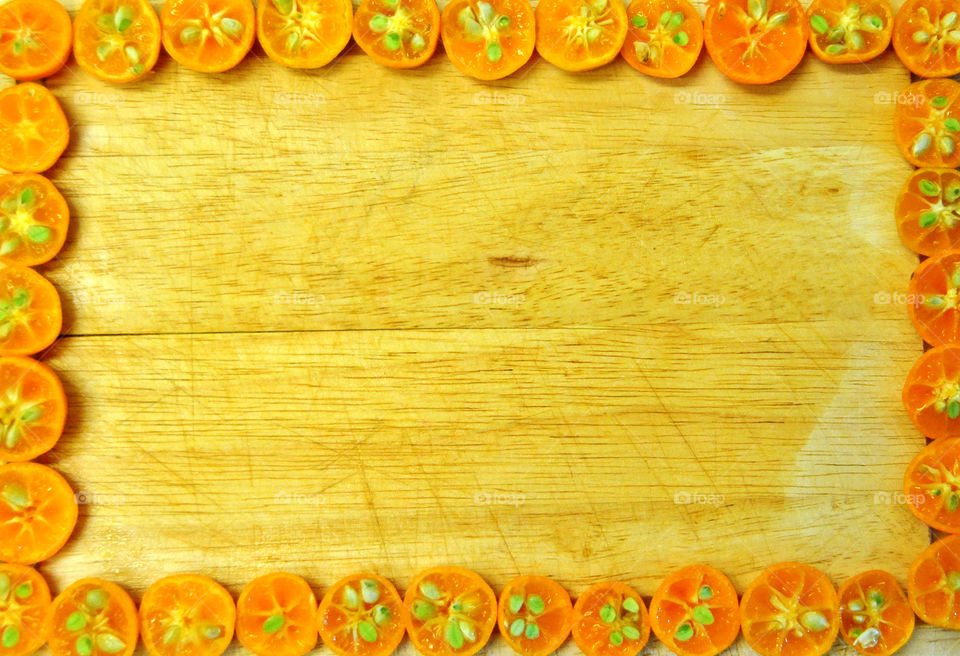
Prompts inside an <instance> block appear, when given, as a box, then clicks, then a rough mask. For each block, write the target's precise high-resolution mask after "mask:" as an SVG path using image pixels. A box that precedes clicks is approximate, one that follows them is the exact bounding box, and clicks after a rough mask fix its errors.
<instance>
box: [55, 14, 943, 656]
mask: <svg viewBox="0 0 960 656" xmlns="http://www.w3.org/2000/svg"><path fill="white" fill-rule="evenodd" d="M68 6H69V8H70V9H71V10H72V9H75V8H76V7H75V3H74V4H72V5H68ZM908 83H909V77H908V75H907V72H906V70H905V69H904V68H903V67H902V66H901V65H900V64H899V63H898V62H897V60H896V58H895V57H894V56H892V55H891V54H888V55H886V56H883V57H881V58H880V59H878V60H877V61H875V62H873V63H871V65H870V66H869V68H866V67H852V68H830V67H827V66H825V65H823V64H820V63H819V62H817V61H816V60H814V59H813V58H812V57H809V56H808V57H807V58H806V59H805V60H804V62H803V63H802V64H801V66H800V67H799V68H798V69H797V71H796V72H795V73H794V74H793V75H791V76H790V77H789V78H788V79H787V80H786V81H784V82H782V83H779V84H776V85H773V86H770V87H764V88H756V89H754V88H746V87H742V86H738V85H735V84H732V83H729V82H728V81H727V80H726V79H725V78H723V77H722V76H721V75H720V74H719V73H718V72H717V70H716V69H715V68H714V67H713V66H712V65H711V64H710V63H709V61H706V57H704V60H703V61H701V63H700V65H698V66H697V68H695V70H694V71H693V72H692V73H691V74H690V75H689V76H687V77H685V78H683V79H681V80H677V81H657V80H653V79H650V78H646V77H644V76H641V75H639V74H638V73H636V72H635V71H633V70H632V69H630V68H629V67H628V66H627V65H626V64H624V63H623V62H622V61H617V62H615V63H614V64H612V65H610V66H608V67H606V68H603V69H601V70H598V71H595V72H592V73H587V74H582V75H570V74H566V73H563V72H561V71H559V70H557V69H555V68H553V67H552V66H550V65H548V64H546V63H544V62H542V61H536V60H535V61H534V62H533V63H531V64H530V65H528V66H527V67H526V68H525V69H523V70H522V71H521V72H520V73H519V74H517V75H515V76H513V77H511V78H509V79H507V80H505V81H502V82H499V83H493V84H482V83H478V82H475V81H473V80H470V79H467V78H466V77H464V76H462V75H460V74H459V73H458V72H457V71H456V70H455V69H454V68H453V67H452V65H451V64H450V63H449V61H448V60H447V59H446V58H445V57H443V56H437V57H435V58H434V59H433V60H432V61H431V62H430V63H429V64H427V65H426V66H424V67H423V68H422V69H418V70H416V71H409V72H403V73H400V72H395V71H389V70H386V69H383V68H381V67H379V66H377V65H375V64H374V63H373V62H371V61H370V60H369V59H368V58H366V57H365V56H363V55H362V54H361V53H359V51H358V50H356V49H355V48H354V49H352V50H350V51H349V52H347V53H346V54H345V55H344V56H343V57H341V58H340V59H339V60H338V61H337V62H335V63H334V64H332V65H331V66H329V67H328V68H326V69H324V70H321V71H317V72H312V73H303V72H294V71H290V70H286V69H283V68H281V67H279V66H277V65H275V64H273V63H272V62H269V61H266V60H265V58H264V56H263V54H262V52H260V51H259V50H255V51H254V53H253V54H252V55H251V56H250V57H248V58H247V59H246V61H245V62H244V63H243V64H241V65H240V67H238V68H237V69H236V70H234V71H232V72H230V73H227V74H224V75H218V76H210V75H202V74H196V73H192V72H190V71H187V70H185V69H182V68H179V67H178V66H176V65H175V64H174V63H173V62H172V61H171V60H170V59H169V58H167V57H165V56H164V57H162V58H161V61H160V64H159V66H158V67H157V69H156V71H155V72H154V73H153V74H152V75H151V76H150V77H149V78H148V79H147V80H146V81H144V82H143V83H140V84H136V85H133V86H125V87H112V86H109V85H105V84H102V83H99V82H97V81H95V80H94V79H92V78H91V77H89V76H87V75H85V74H83V73H82V72H80V71H79V70H78V69H77V68H76V66H75V65H74V64H72V63H71V65H70V67H69V69H68V70H66V71H64V72H63V73H61V74H60V75H58V76H56V77H55V78H53V79H51V80H49V81H48V85H49V87H50V88H51V89H52V90H53V92H54V93H55V94H56V95H57V96H58V98H60V99H61V100H62V102H63V104H64V106H65V109H66V111H67V114H68V116H69V118H70V120H71V122H72V123H73V125H74V130H73V142H72V145H71V147H70V148H69V150H68V151H67V154H66V155H65V157H64V158H63V160H62V161H61V162H60V163H59V164H58V165H57V167H56V168H55V169H53V171H52V172H51V177H52V178H53V179H54V180H55V182H56V184H57V185H58V186H59V187H60V188H61V190H62V191H63V192H64V194H65V195H66V196H67V198H68V199H69V202H70V204H71V207H72V211H73V213H74V224H73V226H72V231H71V238H70V240H69V242H68V244H67V246H66V248H65V249H64V250H63V252H62V255H61V256H60V257H59V259H57V260H56V261H54V262H53V263H51V264H50V265H48V266H46V267H44V273H45V274H46V275H48V276H49V277H50V278H51V280H53V282H54V283H55V284H56V286H57V287H58V289H59V290H60V292H61V295H62V297H63V300H64V305H65V313H66V324H65V330H66V333H67V335H66V336H65V337H64V338H63V339H62V340H61V341H60V342H59V344H58V345H57V346H56V347H55V348H54V349H53V351H52V353H51V354H50V357H49V358H48V360H49V362H50V364H51V365H52V366H53V367H54V368H55V369H56V370H57V371H58V372H60V374H61V376H62V377H63V379H64V382H65V384H66V386H67V389H68V394H69V397H70V401H71V414H70V421H69V425H68V428H67V431H66V434H65V436H64V438H63V440H62V441H61V443H60V445H59V446H58V448H57V449H56V450H55V451H54V452H53V453H52V454H51V455H50V456H49V457H48V458H47V460H48V461H49V462H51V463H52V464H53V465H54V466H55V467H57V468H58V469H59V470H60V471H62V472H64V473H65V474H66V475H67V476H68V478H69V479H70V480H71V481H72V483H73V484H74V486H75V487H76V489H77V490H78V491H79V492H80V493H81V495H82V497H81V498H82V501H83V503H84V505H83V506H82V509H81V521H80V524H79V528H78V531H77V534H76V537H75V538H74V539H73V540H72V541H71V542H70V544H69V545H68V547H67V548H66V549H65V550H64V551H63V552H62V554H60V555H59V556H57V557H56V558H55V559H53V560H52V561H50V562H49V563H46V564H45V565H44V566H43V570H44V572H45V573H46V574H47V575H49V576H50V577H51V579H52V580H53V582H54V584H55V586H56V587H58V588H59V587H62V586H64V585H65V584H66V583H68V582H69V581H71V580H73V579H75V578H77V577H80V576H89V575H98V576H105V577H108V578H111V579H114V580H116V581H118V582H120V583H122V584H124V585H125V586H126V587H127V588H128V589H129V590H130V591H131V592H132V593H133V594H134V595H135V596H137V597H138V598H139V595H141V594H142V593H143V591H144V590H145V589H146V587H147V586H148V585H149V584H150V583H151V582H152V581H153V580H155V579H157V578H159V577H161V576H163V575H165V574H169V573H173V572H182V571H199V572H203V573H206V574H209V575H211V576H214V577H215V578H217V579H218V580H220V581H222V582H223V583H224V584H225V585H227V587H228V588H229V589H230V590H231V591H233V592H234V593H235V594H236V593H237V592H239V590H240V588H241V587H242V585H243V584H244V583H245V582H247V581H248V580H250V579H252V578H253V577H254V576H256V575H258V574H261V573H265V572H268V571H272V570H277V569H288V570H291V571H295V572H298V573H301V574H303V575H305V576H306V577H307V578H308V579H309V580H310V581H311V582H312V583H313V584H314V585H315V587H316V589H317V591H318V593H320V594H322V592H323V591H325V589H326V586H328V585H329V584H330V583H332V582H333V581H334V580H336V579H338V578H339V577H341V576H343V575H346V574H347V573H350V572H354V571H356V570H361V569H373V570H376V571H378V572H380V573H382V574H384V575H386V576H388V577H391V578H392V579H393V580H394V581H396V583H397V584H398V585H399V586H400V587H401V588H403V587H405V586H406V584H407V583H408V582H409V581H410V579H411V578H412V576H413V575H414V574H415V573H416V572H417V571H419V570H420V569H423V568H425V567H428V566H433V565H438V564H443V563H446V564H458V565H464V566H468V567H472V568H474V569H476V570H477V571H479V572H480V573H481V574H483V575H484V576H485V577H486V578H487V579H488V580H489V581H490V582H491V583H492V584H493V585H494V587H495V588H497V589H498V590H499V588H500V587H501V586H502V585H503V584H504V583H505V582H506V581H507V580H509V579H510V578H511V577H513V576H515V575H517V574H519V573H539V574H544V575H548V576H552V577H555V578H557V579H558V580H559V581H561V582H562V583H564V584H565V585H566V586H567V587H568V589H569V590H570V591H571V593H572V594H573V595H576V594H578V593H580V592H581V591H582V590H584V589H585V587H586V586H587V585H588V584H590V583H592V582H595V581H597V580H601V579H603V578H608V577H616V578H621V579H624V580H626V581H628V582H629V583H631V584H634V585H635V586H637V588H638V589H639V590H640V591H641V592H642V593H643V594H644V595H647V596H649V595H650V594H652V592H653V591H654V589H655V588H656V586H657V584H658V581H659V580H660V579H661V578H662V577H663V576H664V575H665V574H666V573H667V572H669V571H670V570H672V569H674V568H676V567H679V566H681V565H684V564H688V563H691V562H695V561H704V562H709V563H711V564H713V565H715V566H717V567H719V568H720V569H722V570H724V571H725V572H727V573H728V574H729V575H730V576H731V578H732V579H733V581H734V583H735V584H736V585H737V587H738V589H740V590H741V591H742V590H743V589H744V588H745V587H746V585H747V584H748V583H749V582H750V581H751V580H752V579H753V577H755V576H756V575H757V574H758V573H759V572H760V571H761V569H762V568H763V567H765V566H766V565H769V564H772V563H775V562H778V561H783V560H800V561H804V562H808V563H811V564H813V565H816V566H818V567H821V568H823V569H824V570H825V571H826V572H828V573H829V574H830V575H831V577H832V578H833V580H834V581H835V582H837V583H840V582H842V580H843V579H844V578H846V577H848V576H850V575H852V574H854V573H856V572H858V571H861V570H865V569H868V568H874V567H882V568H886V569H889V570H890V571H892V572H893V573H894V574H895V575H896V576H897V577H898V578H899V579H900V580H901V581H904V580H905V576H906V572H907V569H908V566H909V563H910V561H911V560H912V559H913V558H914V557H915V556H916V554H917V553H918V552H919V551H920V550H921V549H922V548H923V547H924V546H925V545H926V544H928V542H929V534H928V532H927V530H926V529H925V528H924V527H923V526H922V525H921V524H920V523H919V522H918V521H916V520H915V519H914V518H913V517H912V515H911V514H910V513H909V511H908V510H907V509H906V508H905V506H904V505H903V504H902V503H901V502H900V501H901V500H900V499H898V498H897V494H898V491H899V490H900V489H901V480H902V475H903V470H904V467H905V466H906V464H907V462H908V461H909V460H910V459H911V458H912V457H913V455H914V454H915V453H916V452H917V450H918V449H919V448H921V446H922V445H923V440H922V438H921V436H920V435H919V434H918V433H917V432H916V430H914V429H913V428H912V426H911V425H910V423H909V421H908V419H907V417H906V416H905V413H904V412H903V410H902V408H901V406H900V400H899V393H900V387H901V385H902V382H903V378H904V376H905V374H906V372H907V370H908V369H909V367H910V366H911V364H912V363H913V361H914V360H915V359H916V357H918V356H919V354H920V352H921V349H920V341H919V339H918V338H917V336H916V335H915V334H914V332H913V330H912V328H911V327H910V324H909V322H908V320H907V318H906V310H905V306H904V305H903V299H902V297H900V296H898V295H899V294H902V293H903V292H904V291H905V289H906V284H907V280H908V278H909V275H910V272H911V271H912V269H913V268H914V266H915V265H916V262H917V260H916V257H915V256H914V255H912V254H911V253H910V252H908V251H907V249H905V248H904V247H903V246H902V245H901V244H900V242H899V240H898V237H897V234H896V230H895V227H894V223H893V219H892V204H893V201H894V198H895V196H896V194H897V191H898V189H899V187H900V185H901V184H902V183H903V181H904V180H905V178H906V176H907V175H908V173H909V171H910V167H909V166H908V165H907V163H906V162H905V161H903V159H902V158H901V157H900V155H899V154H898V152H897V150H896V147H895V145H894V141H893V133H892V127H891V117H892V112H893V105H892V100H891V99H892V98H894V97H895V95H896V93H897V92H898V91H899V90H900V89H902V88H903V87H904V86H906V85H907V84H908ZM952 640H953V638H952V637H951V636H950V635H949V634H947V633H946V632H936V631H930V630H926V631H921V632H920V634H919V635H918V638H917V639H916V640H915V643H914V645H913V647H912V651H908V652H907V653H915V654H925V653H933V651H931V650H934V649H940V650H941V651H942V650H944V649H948V648H949V647H950V646H951V645H952V644H953V643H952ZM404 649H406V650H407V651H408V652H410V651H412V650H411V649H410V647H409V645H406V646H405V647H404ZM739 649H740V652H736V650H735V653H750V652H749V649H747V648H746V647H744V646H743V645H742V644H741V645H740V647H739ZM505 650H506V648H505V647H504V646H503V645H502V644H501V643H499V642H494V643H493V646H492V647H490V649H489V651H490V652H496V653H501V652H504V651H505ZM565 651H568V652H570V653H573V652H575V648H573V647H572V646H570V645H568V646H567V647H565ZM647 651H648V652H649V653H657V654H660V653H663V652H664V650H663V649H662V647H661V646H659V645H655V644H652V645H651V647H649V648H648V650H647ZM837 653H844V648H841V647H838V648H837Z"/></svg>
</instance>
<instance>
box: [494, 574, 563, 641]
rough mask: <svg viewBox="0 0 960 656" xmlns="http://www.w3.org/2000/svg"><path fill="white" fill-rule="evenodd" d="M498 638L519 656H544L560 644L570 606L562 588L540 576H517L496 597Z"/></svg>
mask: <svg viewBox="0 0 960 656" xmlns="http://www.w3.org/2000/svg"><path fill="white" fill-rule="evenodd" d="M498 618H499V623H500V624H499V628H500V635H501V636H503V639H504V640H505V641H506V643H507V644H508V645H510V647H511V648H512V649H513V651H515V652H517V653H518V654H521V656H546V655H547V654H550V653H552V652H554V651H556V649H557V648H558V647H559V646H560V645H562V644H563V642H564V640H566V639H567V636H568V635H569V634H570V628H571V626H572V624H573V604H572V603H571V601H570V595H569V594H568V593H567V591H566V590H564V589H563V586H562V585H560V584H559V583H557V582H556V581H553V580H552V579H548V578H546V577H543V576H520V577H518V578H515V579H513V580H512V581H510V582H509V583H508V584H507V587H505V588H504V589H503V592H501V593H500V602H499V607H498Z"/></svg>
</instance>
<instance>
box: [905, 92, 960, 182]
mask: <svg viewBox="0 0 960 656" xmlns="http://www.w3.org/2000/svg"><path fill="white" fill-rule="evenodd" d="M898 98H902V101H901V102H899V103H897V106H896V109H895V110H894V114H893V128H894V132H895V135H896V139H897V145H898V146H900V152H902V153H903V156H904V157H906V158H907V160H908V161H909V162H910V163H911V164H913V165H914V166H928V167H946V168H953V167H956V166H958V165H960V153H958V152H957V150H958V149H957V138H958V134H957V132H958V131H960V103H957V99H958V98H960V83H958V82H955V81H953V80H922V81H920V82H914V83H913V84H911V85H910V86H909V87H907V88H906V89H905V90H904V91H903V93H902V94H900V95H899V96H898Z"/></svg>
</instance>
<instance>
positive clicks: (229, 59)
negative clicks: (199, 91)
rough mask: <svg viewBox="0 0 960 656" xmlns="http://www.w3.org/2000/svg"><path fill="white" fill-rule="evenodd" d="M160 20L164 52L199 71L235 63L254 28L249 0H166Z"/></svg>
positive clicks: (214, 70) (221, 68) (249, 43)
mask: <svg viewBox="0 0 960 656" xmlns="http://www.w3.org/2000/svg"><path fill="white" fill-rule="evenodd" d="M160 24H161V25H162V33H163V49H164V50H166V51H167V54H169V55H170V56H171V57H173V58H174V59H175V60H176V61H177V62H179V63H180V64H181V65H183V66H186V67H187V68H189V69H192V70H194V71H200V72H201V73H222V72H224V71H228V70H230V69H231V68H233V67H234V66H236V65H237V64H239V63H240V62H241V61H242V60H243V58H244V57H246V55H247V53H248V52H249V51H250V47H251V46H252V45H253V39H254V37H255V36H256V31H257V28H256V14H255V13H254V9H253V4H252V3H251V2H250V0H166V2H164V3H163V9H162V10H161V12H160Z"/></svg>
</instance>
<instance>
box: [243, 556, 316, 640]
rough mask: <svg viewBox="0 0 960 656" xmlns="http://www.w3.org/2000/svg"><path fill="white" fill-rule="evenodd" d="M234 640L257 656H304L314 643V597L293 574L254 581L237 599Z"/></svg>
mask: <svg viewBox="0 0 960 656" xmlns="http://www.w3.org/2000/svg"><path fill="white" fill-rule="evenodd" d="M237 638H238V639H239V640H240V642H241V644H243V646H244V647H246V648H247V649H249V650H250V651H252V652H253V653H254V654H257V655H258V656H303V654H306V653H307V652H308V651H310V650H311V649H313V648H314V647H315V646H316V644H317V598H316V597H315V596H314V594H313V590H311V589H310V585H309V584H308V583H307V582H306V581H304V580H303V579H302V578H300V577H299V576H297V575H296V574H287V573H283V572H279V573H276V574H267V575H266V576H261V577H260V578H258V579H254V580H253V581H251V582H250V583H248V584H247V586H246V587H245V588H244V589H243V591H242V592H241V593H240V598H239V599H238V600H237Z"/></svg>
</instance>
